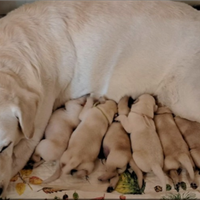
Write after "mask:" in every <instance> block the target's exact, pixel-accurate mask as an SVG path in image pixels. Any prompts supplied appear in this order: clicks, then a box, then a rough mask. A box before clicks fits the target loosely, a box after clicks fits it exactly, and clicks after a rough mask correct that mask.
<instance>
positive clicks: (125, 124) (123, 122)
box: [115, 115, 131, 133]
mask: <svg viewBox="0 0 200 200" xmlns="http://www.w3.org/2000/svg"><path fill="white" fill-rule="evenodd" d="M115 120H116V121H119V122H121V125H122V126H123V127H124V129H125V131H126V132H127V133H130V132H131V128H130V124H129V121H128V117H127V116H126V115H119V116H118V117H117V118H116V119H115Z"/></svg>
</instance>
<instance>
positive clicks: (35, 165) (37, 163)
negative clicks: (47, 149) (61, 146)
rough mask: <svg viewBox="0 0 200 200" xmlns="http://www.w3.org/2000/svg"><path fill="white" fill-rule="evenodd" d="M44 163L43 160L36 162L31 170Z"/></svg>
mask: <svg viewBox="0 0 200 200" xmlns="http://www.w3.org/2000/svg"><path fill="white" fill-rule="evenodd" d="M44 162H45V161H44V160H40V161H39V162H36V163H34V164H33V168H37V167H39V166H40V165H41V164H43V163H44Z"/></svg>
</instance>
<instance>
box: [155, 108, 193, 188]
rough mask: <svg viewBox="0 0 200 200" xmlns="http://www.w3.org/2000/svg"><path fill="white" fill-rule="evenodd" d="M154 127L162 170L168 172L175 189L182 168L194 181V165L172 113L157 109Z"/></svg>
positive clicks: (165, 109)
mask: <svg viewBox="0 0 200 200" xmlns="http://www.w3.org/2000/svg"><path fill="white" fill-rule="evenodd" d="M154 120H155V125H156V129H157V133H158V135H159V138H160V141H161V144H162V147H163V152H164V155H165V159H164V170H165V171H166V172H169V176H170V178H171V179H172V181H173V183H174V185H175V187H179V184H178V183H179V181H180V180H179V175H178V172H177V170H178V169H179V168H182V167H184V168H185V169H186V170H187V172H188V173H189V176H190V179H191V181H192V183H191V184H193V185H195V183H193V181H194V170H193V166H194V163H193V161H192V158H191V156H190V153H189V149H188V145H187V144H186V142H185V141H184V139H183V138H182V135H181V133H180V131H179V129H178V127H177V126H176V123H175V121H174V118H173V115H172V112H171V111H170V110H169V109H168V108H167V107H164V106H162V107H159V108H158V110H157V112H156V115H155V118H154Z"/></svg>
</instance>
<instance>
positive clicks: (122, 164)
mask: <svg viewBox="0 0 200 200" xmlns="http://www.w3.org/2000/svg"><path fill="white" fill-rule="evenodd" d="M128 100H129V97H128V96H125V97H123V98H122V99H121V100H120V102H119V104H118V114H122V113H123V114H128V112H129V111H128V109H127V108H128V106H127V105H128ZM103 152H104V156H105V157H106V163H105V165H106V172H104V173H103V174H102V175H101V176H100V177H99V178H98V179H99V180H100V181H106V180H110V184H109V187H108V189H107V192H112V191H113V190H114V189H115V187H116V185H117V183H118V181H119V175H120V174H122V173H123V172H124V171H125V170H126V168H127V164H129V165H130V166H131V168H132V169H133V170H134V171H135V173H136V175H137V177H138V183H139V187H140V188H141V187H142V179H143V174H142V172H141V170H140V169H139V168H138V166H137V165H136V164H135V162H134V160H133V158H132V153H131V144H130V139H129V137H128V134H127V133H126V131H125V130H124V128H123V127H122V125H121V123H119V122H113V123H112V124H111V126H110V127H109V129H108V131H107V132H106V135H105V137H104V140H103Z"/></svg>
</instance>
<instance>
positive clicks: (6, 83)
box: [0, 73, 37, 195]
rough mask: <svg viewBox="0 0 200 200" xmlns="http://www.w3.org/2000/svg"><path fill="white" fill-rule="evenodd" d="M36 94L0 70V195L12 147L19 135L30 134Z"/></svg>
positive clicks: (5, 183) (11, 154)
mask: <svg viewBox="0 0 200 200" xmlns="http://www.w3.org/2000/svg"><path fill="white" fill-rule="evenodd" d="M36 108H37V98H36V97H35V95H34V94H32V93H31V92H28V91H27V90H25V89H22V88H20V87H19V85H18V84H17V83H16V82H15V81H14V80H13V78H12V77H11V76H9V75H6V74H3V75H2V74H1V73H0V172H1V173H0V195H1V194H3V192H4V191H5V189H6V187H7V185H8V183H9V180H10V178H11V174H12V173H11V170H12V168H11V167H12V164H13V157H14V155H13V149H14V147H15V146H16V145H17V144H18V143H19V141H20V140H21V139H22V138H27V139H29V138H31V137H32V136H33V131H34V120H35V114H36Z"/></svg>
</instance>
